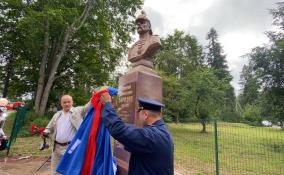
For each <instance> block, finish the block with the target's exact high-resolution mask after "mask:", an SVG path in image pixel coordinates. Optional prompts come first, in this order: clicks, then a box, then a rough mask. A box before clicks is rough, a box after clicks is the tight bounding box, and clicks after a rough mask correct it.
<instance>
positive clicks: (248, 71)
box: [239, 65, 260, 107]
mask: <svg viewBox="0 0 284 175" xmlns="http://www.w3.org/2000/svg"><path fill="white" fill-rule="evenodd" d="M240 84H241V86H242V89H241V91H242V92H241V93H240V95H239V101H240V104H241V106H242V107H244V106H245V105H247V104H250V105H253V104H255V103H256V102H257V99H258V98H259V96H260V93H259V90H260V85H259V83H258V81H257V78H256V76H255V75H254V73H253V68H252V66H251V65H248V66H246V65H244V66H243V69H242V72H241V78H240Z"/></svg>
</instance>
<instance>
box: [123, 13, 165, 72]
mask: <svg viewBox="0 0 284 175" xmlns="http://www.w3.org/2000/svg"><path fill="white" fill-rule="evenodd" d="M135 23H136V30H137V33H138V34H139V40H138V41H137V42H135V43H134V44H133V45H132V47H131V48H130V49H129V52H128V60H129V61H130V62H131V66H132V67H133V68H134V67H136V66H139V65H143V66H146V67H148V68H153V67H154V66H153V62H152V57H153V55H154V54H155V52H156V51H157V50H158V49H159V48H160V47H161V41H160V38H159V36H157V35H153V33H152V29H151V23H150V20H149V19H148V18H147V16H146V14H145V12H144V11H142V12H141V14H140V15H139V16H138V17H137V18H136V20H135Z"/></svg>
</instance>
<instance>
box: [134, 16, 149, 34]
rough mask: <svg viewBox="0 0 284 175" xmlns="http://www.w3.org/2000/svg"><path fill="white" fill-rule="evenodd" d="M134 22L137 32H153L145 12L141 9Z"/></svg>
mask: <svg viewBox="0 0 284 175" xmlns="http://www.w3.org/2000/svg"><path fill="white" fill-rule="evenodd" d="M135 23H136V30H137V32H138V34H143V33H147V32H149V33H150V35H152V34H153V32H152V29H151V23H150V20H149V19H148V18H147V16H146V13H145V12H144V11H141V14H140V15H139V16H138V17H137V18H136V20H135Z"/></svg>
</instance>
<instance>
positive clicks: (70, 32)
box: [38, 0, 94, 115]
mask: <svg viewBox="0 0 284 175" xmlns="http://www.w3.org/2000/svg"><path fill="white" fill-rule="evenodd" d="M93 4H94V3H93V1H92V0H88V1H87V2H86V6H85V8H84V11H83V12H82V14H81V16H80V17H79V18H78V19H76V20H75V21H74V22H73V23H72V24H71V25H70V26H69V27H68V29H67V30H66V33H65V34H64V39H63V42H62V45H61V47H60V49H59V52H58V53H56V56H55V59H54V64H53V65H51V69H50V72H49V76H48V80H47V83H46V86H45V88H44V90H43V94H42V97H41V100H40V103H39V112H38V114H39V115H44V113H45V110H46V105H47V101H48V97H49V94H50V90H51V87H52V86H53V82H54V78H55V74H56V71H57V68H58V66H59V63H60V61H61V59H62V57H63V56H64V54H65V52H66V49H67V44H68V41H69V39H70V38H71V37H72V35H73V34H74V33H75V32H76V31H77V30H78V29H80V28H81V27H82V25H83V24H84V23H85V21H86V19H87V17H88V16H89V12H90V10H91V9H92V8H93Z"/></svg>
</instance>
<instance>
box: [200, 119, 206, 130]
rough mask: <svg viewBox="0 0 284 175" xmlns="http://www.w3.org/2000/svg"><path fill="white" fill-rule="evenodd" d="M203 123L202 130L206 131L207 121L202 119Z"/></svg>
mask: <svg viewBox="0 0 284 175" xmlns="http://www.w3.org/2000/svg"><path fill="white" fill-rule="evenodd" d="M201 125H202V131H201V132H206V121H205V120H201Z"/></svg>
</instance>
